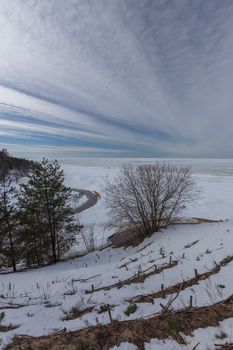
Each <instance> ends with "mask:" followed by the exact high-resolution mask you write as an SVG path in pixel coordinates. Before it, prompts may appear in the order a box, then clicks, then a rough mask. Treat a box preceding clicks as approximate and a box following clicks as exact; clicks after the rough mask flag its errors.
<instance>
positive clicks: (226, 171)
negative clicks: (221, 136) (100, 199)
mask: <svg viewBox="0 0 233 350" xmlns="http://www.w3.org/2000/svg"><path fill="white" fill-rule="evenodd" d="M59 161H60V163H61V164H64V165H77V166H82V167H100V168H101V167H102V168H105V169H111V168H112V169H116V168H120V167H121V166H122V165H123V164H125V163H132V164H155V163H157V162H166V163H169V164H171V165H175V166H190V167H191V168H192V172H193V173H194V174H208V175H220V176H224V175H225V176H233V158H232V159H186V158H66V159H59Z"/></svg>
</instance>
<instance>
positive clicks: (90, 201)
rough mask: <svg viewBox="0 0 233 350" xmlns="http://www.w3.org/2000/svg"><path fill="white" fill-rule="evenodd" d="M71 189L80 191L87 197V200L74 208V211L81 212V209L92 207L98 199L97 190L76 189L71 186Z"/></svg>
mask: <svg viewBox="0 0 233 350" xmlns="http://www.w3.org/2000/svg"><path fill="white" fill-rule="evenodd" d="M72 191H74V192H78V193H81V194H83V195H84V196H86V197H87V201H86V202H85V203H83V204H82V205H80V207H78V208H76V209H74V213H81V212H82V211H84V210H87V209H89V208H91V207H93V206H94V205H96V203H97V201H98V195H97V192H94V191H93V192H92V191H90V190H83V189H77V188H72Z"/></svg>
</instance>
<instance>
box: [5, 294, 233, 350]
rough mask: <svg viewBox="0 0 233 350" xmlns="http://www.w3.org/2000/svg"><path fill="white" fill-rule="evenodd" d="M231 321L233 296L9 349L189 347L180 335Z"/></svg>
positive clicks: (26, 340) (22, 340) (22, 341)
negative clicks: (167, 342) (170, 342)
mask: <svg viewBox="0 0 233 350" xmlns="http://www.w3.org/2000/svg"><path fill="white" fill-rule="evenodd" d="M230 317H233V295H232V296H230V297H229V298H227V299H226V300H224V301H221V302H219V303H216V304H213V305H211V306H207V307H200V308H189V309H185V310H180V311H175V312H171V313H169V314H167V315H155V316H153V317H150V318H148V319H138V320H132V321H124V322H119V321H113V322H112V323H111V324H109V325H106V326H97V327H90V328H87V329H84V330H81V331H77V332H70V333H65V331H63V332H60V333H57V334H53V335H50V336H44V337H40V338H30V337H18V338H15V339H14V341H13V343H12V344H11V345H9V346H8V347H7V348H6V349H7V350H29V349H33V350H48V349H49V350H77V349H86V350H107V349H109V348H111V347H112V346H114V345H119V344H120V343H121V342H129V343H132V344H135V345H136V346H138V349H139V350H144V349H145V348H144V343H145V342H149V341H150V340H151V339H153V338H157V339H166V338H167V337H169V336H170V337H172V338H174V339H175V340H176V341H178V342H180V343H185V341H184V339H183V338H182V336H181V335H180V332H182V333H183V334H187V335H191V334H192V332H193V331H194V330H195V329H197V328H206V327H209V326H212V327H216V326H218V325H219V322H221V321H223V320H224V319H227V318H230ZM216 349H217V347H216ZM222 349H224V350H229V349H232V348H229V347H228V348H227V347H225V348H224V347H223V348H222Z"/></svg>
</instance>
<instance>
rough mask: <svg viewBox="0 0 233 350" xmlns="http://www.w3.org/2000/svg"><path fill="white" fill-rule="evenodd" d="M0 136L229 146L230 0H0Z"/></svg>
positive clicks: (158, 151)
mask: <svg viewBox="0 0 233 350" xmlns="http://www.w3.org/2000/svg"><path fill="white" fill-rule="evenodd" d="M0 28H1V29H0V43H1V44H0V148H8V149H9V150H10V151H11V152H12V153H14V154H20V155H29V154H30V155H32V156H33V157H36V158H37V157H39V158H40V157H43V156H47V157H56V158H59V157H81V156H87V157H100V156H110V157H127V156H128V157H137V156H139V157H143V156H149V157H152V156H155V157H158V156H161V157H164V156H169V157H171V156H172V157H173V156H174V157H181V156H182V157H216V158H219V157H232V155H233V152H232V151H233V1H232V0H221V1H220V0H205V1H203V0H66V1H64V0H49V1H48V0H11V1H8V0H0Z"/></svg>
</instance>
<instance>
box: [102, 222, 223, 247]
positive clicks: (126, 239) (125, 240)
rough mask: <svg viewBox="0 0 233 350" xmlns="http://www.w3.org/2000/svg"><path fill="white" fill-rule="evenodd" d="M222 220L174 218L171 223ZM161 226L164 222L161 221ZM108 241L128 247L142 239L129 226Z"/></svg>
mask: <svg viewBox="0 0 233 350" xmlns="http://www.w3.org/2000/svg"><path fill="white" fill-rule="evenodd" d="M216 222H220V221H219V220H210V219H205V218H180V219H178V218H177V219H173V220H171V222H170V225H190V224H192V225H197V224H210V223H216ZM161 228H163V224H162V223H161ZM108 243H110V244H111V245H113V246H114V247H117V248H118V247H128V246H137V245H138V244H139V243H141V239H140V238H139V237H138V234H137V233H136V232H135V230H134V229H130V228H127V229H125V230H123V231H121V232H116V233H114V234H113V235H112V236H110V237H109V238H108Z"/></svg>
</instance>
